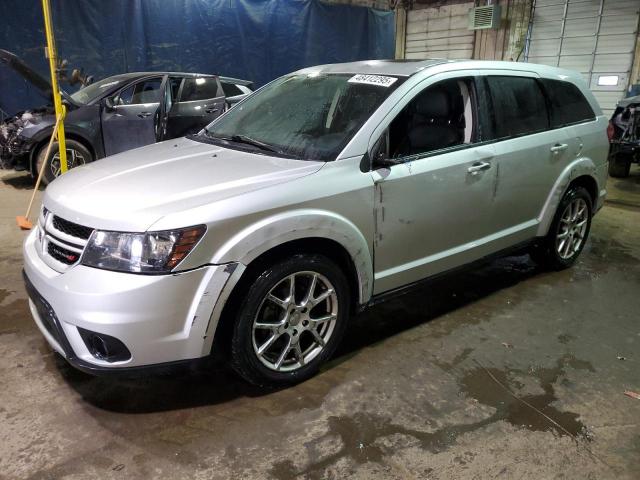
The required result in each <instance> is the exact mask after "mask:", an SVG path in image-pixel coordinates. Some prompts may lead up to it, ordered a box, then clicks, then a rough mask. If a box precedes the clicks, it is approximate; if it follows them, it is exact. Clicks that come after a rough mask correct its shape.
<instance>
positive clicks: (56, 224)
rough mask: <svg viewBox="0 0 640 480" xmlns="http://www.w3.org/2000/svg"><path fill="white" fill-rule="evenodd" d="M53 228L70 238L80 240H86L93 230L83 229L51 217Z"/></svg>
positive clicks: (55, 216)
mask: <svg viewBox="0 0 640 480" xmlns="http://www.w3.org/2000/svg"><path fill="white" fill-rule="evenodd" d="M53 228H55V229H56V230H58V231H60V232H62V233H66V234H67V235H71V236H72V237H77V238H82V239H83V240H88V239H89V237H90V236H91V233H92V232H93V228H89V227H83V226H82V225H78V224H77V223H73V222H70V221H69V220H65V219H64V218H60V217H58V216H57V215H54V216H53Z"/></svg>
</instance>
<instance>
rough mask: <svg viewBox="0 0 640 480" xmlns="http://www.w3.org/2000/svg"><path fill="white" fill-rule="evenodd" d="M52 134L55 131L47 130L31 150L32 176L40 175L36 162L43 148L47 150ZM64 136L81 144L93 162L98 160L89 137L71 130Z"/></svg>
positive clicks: (30, 168)
mask: <svg viewBox="0 0 640 480" xmlns="http://www.w3.org/2000/svg"><path fill="white" fill-rule="evenodd" d="M52 134H53V129H47V131H46V132H45V133H44V134H40V136H39V137H40V138H39V139H38V140H37V141H36V143H35V145H34V147H33V148H32V149H31V152H30V154H29V170H30V171H31V174H32V175H34V176H36V175H38V172H36V161H37V157H38V153H39V152H40V150H41V149H42V148H46V146H47V144H48V143H49V139H50V138H51V135H52ZM64 136H65V139H68V140H74V141H76V142H78V143H81V144H82V145H83V146H84V147H85V148H86V149H87V150H89V153H91V156H92V157H93V160H96V159H97V155H96V153H97V152H96V149H95V148H94V146H93V144H92V143H91V141H90V140H89V139H88V138H87V137H85V136H84V135H82V134H80V133H78V132H76V131H73V130H70V131H66V130H65V133H64Z"/></svg>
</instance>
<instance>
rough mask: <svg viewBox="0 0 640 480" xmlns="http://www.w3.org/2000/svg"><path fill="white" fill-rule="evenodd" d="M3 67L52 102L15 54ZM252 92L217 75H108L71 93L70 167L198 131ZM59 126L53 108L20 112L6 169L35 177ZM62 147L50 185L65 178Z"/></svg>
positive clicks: (8, 138)
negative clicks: (20, 77) (54, 131)
mask: <svg viewBox="0 0 640 480" xmlns="http://www.w3.org/2000/svg"><path fill="white" fill-rule="evenodd" d="M0 61H3V62H4V63H6V64H7V65H9V66H10V67H11V68H13V69H14V70H15V71H16V72H18V73H20V74H21V75H22V76H23V77H25V78H26V79H27V80H29V81H30V82H31V83H32V84H33V85H35V86H36V87H37V89H38V90H39V91H40V92H41V93H42V94H43V95H44V96H45V97H47V98H50V96H51V85H50V83H49V82H47V81H46V80H45V79H44V78H42V77H41V76H40V75H38V74H37V73H36V72H35V71H33V70H32V69H31V68H29V67H28V66H27V65H26V64H24V63H23V62H21V61H20V60H19V59H18V58H17V57H16V56H15V55H13V54H11V53H10V52H6V51H2V50H0ZM251 91H252V83H251V82H249V81H246V80H239V79H235V78H229V77H220V76H217V75H205V74H195V73H182V72H136V73H124V74H121V75H114V76H111V77H107V78H105V79H102V80H100V81H98V82H95V83H92V84H90V85H88V86H86V87H84V88H82V89H80V90H78V91H77V92H75V93H73V94H71V95H69V94H67V93H65V92H62V95H63V101H64V103H65V104H66V106H67V115H66V118H65V122H64V126H65V134H66V141H67V162H68V166H69V168H73V167H75V166H78V165H82V164H85V163H87V162H91V161H93V160H96V159H99V158H103V157H106V156H108V155H113V154H115V153H119V152H123V151H125V150H130V149H132V148H136V147H141V146H143V145H148V144H151V143H154V142H158V141H161V140H167V139H170V138H176V137H181V136H184V135H187V134H190V133H195V132H197V131H199V130H200V129H202V128H203V127H204V126H205V125H207V124H208V123H210V122H211V121H212V120H214V119H215V118H216V117H218V116H219V115H220V114H221V113H222V112H224V111H225V110H226V109H228V108H229V107H230V106H231V105H233V104H234V103H237V102H238V101H240V100H242V99H243V98H244V97H245V96H247V95H248V94H250V93H251ZM54 124H55V115H54V111H53V107H51V106H46V107H42V108H37V109H33V110H26V111H24V112H20V113H18V114H17V115H15V116H14V117H11V118H9V119H7V120H5V121H4V122H2V123H1V124H0V159H1V160H2V166H3V167H4V168H14V169H16V170H26V169H28V170H29V171H31V173H32V175H35V174H36V172H37V171H38V170H39V167H40V166H41V165H42V162H43V161H44V160H45V159H44V156H45V154H46V145H47V142H48V141H49V138H50V136H51V133H52V130H53V126H54ZM55 147H57V143H56V144H54V148H53V149H52V152H51V154H50V155H51V157H52V158H51V162H50V163H49V166H48V167H47V169H46V170H45V175H44V179H43V181H45V182H50V181H52V180H53V179H54V178H55V177H56V176H58V175H59V173H60V160H59V154H58V152H57V149H56V148H55Z"/></svg>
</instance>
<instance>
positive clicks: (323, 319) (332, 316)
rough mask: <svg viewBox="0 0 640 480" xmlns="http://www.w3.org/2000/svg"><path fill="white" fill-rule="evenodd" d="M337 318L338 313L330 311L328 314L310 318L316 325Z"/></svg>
mask: <svg viewBox="0 0 640 480" xmlns="http://www.w3.org/2000/svg"><path fill="white" fill-rule="evenodd" d="M335 318H336V314H335V313H330V314H328V315H325V316H323V317H318V318H309V320H311V323H313V324H315V325H320V324H322V323H326V322H329V321H331V320H333V319H335Z"/></svg>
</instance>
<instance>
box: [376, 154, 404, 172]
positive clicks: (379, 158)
mask: <svg viewBox="0 0 640 480" xmlns="http://www.w3.org/2000/svg"><path fill="white" fill-rule="evenodd" d="M398 163H399V162H397V161H396V160H394V159H392V158H387V156H386V155H385V152H378V153H377V154H376V155H375V156H374V157H373V168H374V169H376V168H389V167H392V166H394V165H398Z"/></svg>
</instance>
